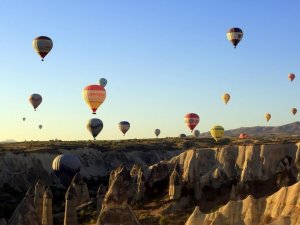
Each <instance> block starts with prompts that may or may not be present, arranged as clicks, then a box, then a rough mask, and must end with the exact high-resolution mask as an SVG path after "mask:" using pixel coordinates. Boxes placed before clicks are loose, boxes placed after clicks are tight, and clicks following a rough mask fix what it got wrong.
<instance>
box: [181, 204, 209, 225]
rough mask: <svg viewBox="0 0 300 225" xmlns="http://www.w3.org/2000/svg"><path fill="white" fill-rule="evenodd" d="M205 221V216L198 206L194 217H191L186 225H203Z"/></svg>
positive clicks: (193, 214)
mask: <svg viewBox="0 0 300 225" xmlns="http://www.w3.org/2000/svg"><path fill="white" fill-rule="evenodd" d="M204 219H205V214H203V213H202V212H201V211H200V210H199V207H198V206H197V207H196V208H195V210H194V212H193V213H192V215H191V216H190V217H189V219H188V220H187V221H186V223H185V225H201V224H202V223H203V221H204Z"/></svg>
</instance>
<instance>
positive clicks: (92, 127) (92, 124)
mask: <svg viewBox="0 0 300 225" xmlns="http://www.w3.org/2000/svg"><path fill="white" fill-rule="evenodd" d="M86 127H87V129H88V130H89V131H90V133H91V134H92V135H93V137H94V140H96V137H97V135H98V134H99V133H100V132H101V131H102V129H103V123H102V121H101V120H100V119H97V118H94V119H90V120H89V121H88V123H87V126H86Z"/></svg>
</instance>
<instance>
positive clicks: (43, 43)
mask: <svg viewBox="0 0 300 225" xmlns="http://www.w3.org/2000/svg"><path fill="white" fill-rule="evenodd" d="M32 46H33V48H34V50H35V51H36V52H37V54H39V56H40V57H41V58H42V61H44V58H45V56H46V55H48V53H49V52H50V51H51V49H52V47H53V42H52V40H51V39H50V38H49V37H46V36H39V37H37V38H35V39H33V41H32Z"/></svg>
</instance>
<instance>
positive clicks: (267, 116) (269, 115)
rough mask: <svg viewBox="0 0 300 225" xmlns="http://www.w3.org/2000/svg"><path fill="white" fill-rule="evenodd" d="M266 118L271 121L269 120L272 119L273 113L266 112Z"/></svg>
mask: <svg viewBox="0 0 300 225" xmlns="http://www.w3.org/2000/svg"><path fill="white" fill-rule="evenodd" d="M265 119H266V120H267V122H269V120H270V119H271V114H270V113H266V114H265Z"/></svg>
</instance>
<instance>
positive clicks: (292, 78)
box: [288, 73, 296, 82]
mask: <svg viewBox="0 0 300 225" xmlns="http://www.w3.org/2000/svg"><path fill="white" fill-rule="evenodd" d="M288 78H289V80H290V81H291V82H293V80H294V79H295V78H296V75H295V74H293V73H290V74H289V75H288Z"/></svg>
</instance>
